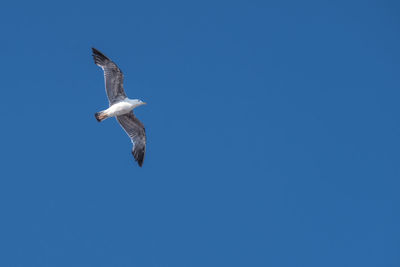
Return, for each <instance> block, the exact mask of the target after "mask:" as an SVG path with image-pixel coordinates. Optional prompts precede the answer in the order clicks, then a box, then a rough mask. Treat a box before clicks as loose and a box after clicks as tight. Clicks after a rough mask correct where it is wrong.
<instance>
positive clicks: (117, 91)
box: [92, 48, 126, 106]
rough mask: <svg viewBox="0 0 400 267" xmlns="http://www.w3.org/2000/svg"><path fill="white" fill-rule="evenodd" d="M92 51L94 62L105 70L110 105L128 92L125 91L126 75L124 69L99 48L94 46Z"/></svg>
mask: <svg viewBox="0 0 400 267" xmlns="http://www.w3.org/2000/svg"><path fill="white" fill-rule="evenodd" d="M92 51H93V58H94V63H96V65H97V66H99V67H101V68H102V69H103V71H104V81H105V84H106V93H107V97H108V102H109V104H110V106H111V105H112V104H114V103H116V102H118V101H121V100H124V99H125V98H126V94H125V92H124V86H123V83H124V75H123V74H122V71H121V70H120V69H119V68H118V66H117V64H115V63H114V62H112V61H111V60H110V59H109V58H108V57H106V56H105V55H104V54H103V53H101V52H100V51H99V50H97V49H96V48H92Z"/></svg>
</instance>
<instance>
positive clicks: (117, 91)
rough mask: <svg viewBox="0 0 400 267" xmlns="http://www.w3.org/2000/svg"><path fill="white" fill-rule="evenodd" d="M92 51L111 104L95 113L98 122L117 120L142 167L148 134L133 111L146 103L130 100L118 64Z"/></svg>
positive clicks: (94, 50) (98, 52) (97, 51)
mask: <svg viewBox="0 0 400 267" xmlns="http://www.w3.org/2000/svg"><path fill="white" fill-rule="evenodd" d="M92 51H93V58H94V63H96V65H97V66H99V67H100V68H102V69H103V71H104V82H105V86H106V93H107V97H108V103H109V108H108V109H105V110H102V111H100V112H96V113H95V117H96V120H97V121H98V122H101V121H103V120H105V119H107V118H110V117H115V118H116V119H117V121H118V123H119V124H120V125H121V127H122V128H123V129H124V130H125V132H126V133H127V134H128V136H129V137H130V138H131V141H132V144H133V147H132V155H133V157H134V158H135V160H136V161H137V163H138V164H139V166H140V167H142V164H143V159H144V154H145V152H146V132H145V129H144V126H143V124H142V123H141V122H140V121H139V120H138V119H137V118H136V116H135V115H134V114H133V109H134V108H136V107H138V106H141V105H145V104H146V103H145V102H143V101H141V100H139V99H129V98H128V97H127V96H126V94H125V92H124V87H123V82H124V75H123V74H122V71H121V70H120V69H119V68H118V66H117V64H115V63H114V62H112V61H111V60H110V59H109V58H108V57H106V56H105V55H104V54H103V53H101V52H100V51H99V50H97V49H96V48H92Z"/></svg>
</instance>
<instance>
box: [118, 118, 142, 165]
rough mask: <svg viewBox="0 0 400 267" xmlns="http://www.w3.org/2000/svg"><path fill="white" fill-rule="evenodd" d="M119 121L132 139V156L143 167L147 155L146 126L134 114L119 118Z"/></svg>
mask: <svg viewBox="0 0 400 267" xmlns="http://www.w3.org/2000/svg"><path fill="white" fill-rule="evenodd" d="M117 121H118V122H119V124H120V125H121V126H122V128H123V129H124V130H125V132H126V133H127V134H128V136H129V137H130V138H131V141H132V143H133V148H132V155H133V157H134V158H135V160H136V161H137V162H138V164H139V166H140V167H142V164H143V159H144V154H145V153H146V132H145V129H144V125H143V124H142V123H141V122H140V121H139V120H138V119H137V118H136V117H135V115H134V114H133V112H129V113H127V114H124V115H121V116H117Z"/></svg>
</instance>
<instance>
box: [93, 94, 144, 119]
mask: <svg viewBox="0 0 400 267" xmlns="http://www.w3.org/2000/svg"><path fill="white" fill-rule="evenodd" d="M140 105H141V104H140V102H139V100H137V99H129V98H125V99H124V100H121V101H120V102H117V103H115V104H112V105H111V106H110V107H109V108H108V109H106V110H103V111H100V112H97V113H96V114H97V116H96V119H97V120H98V121H102V120H105V119H107V118H110V117H116V116H120V115H124V114H127V113H129V112H131V111H132V110H133V109H134V108H136V107H137V106H140ZM99 116H101V117H99Z"/></svg>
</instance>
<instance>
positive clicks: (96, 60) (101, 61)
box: [92, 47, 110, 66]
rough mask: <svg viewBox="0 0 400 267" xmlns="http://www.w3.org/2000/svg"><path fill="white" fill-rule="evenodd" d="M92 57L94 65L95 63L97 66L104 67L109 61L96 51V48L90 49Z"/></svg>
mask: <svg viewBox="0 0 400 267" xmlns="http://www.w3.org/2000/svg"><path fill="white" fill-rule="evenodd" d="M92 52H93V54H92V56H93V59H94V63H96V65H99V66H104V65H105V64H106V63H107V62H106V61H109V60H110V59H109V58H108V57H106V56H105V55H104V54H103V53H101V52H100V51H99V50H97V49H96V48H94V47H92Z"/></svg>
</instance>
